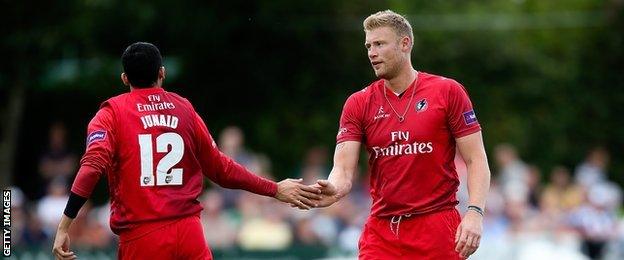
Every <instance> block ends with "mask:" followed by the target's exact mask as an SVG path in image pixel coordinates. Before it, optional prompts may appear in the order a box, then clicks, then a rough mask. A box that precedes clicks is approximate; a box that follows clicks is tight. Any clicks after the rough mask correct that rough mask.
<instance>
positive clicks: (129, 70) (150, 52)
mask: <svg viewBox="0 0 624 260" xmlns="http://www.w3.org/2000/svg"><path fill="white" fill-rule="evenodd" d="M121 63H122V65H123V70H124V73H126V76H127V77H128V81H130V85H132V86H133V87H137V88H145V87H151V86H152V85H154V83H155V82H156V80H158V70H159V69H160V67H162V56H160V51H159V50H158V48H157V47H156V46H154V44H151V43H148V42H135V43H133V44H131V45H130V46H128V48H126V50H125V51H124V53H123V54H122V55H121Z"/></svg>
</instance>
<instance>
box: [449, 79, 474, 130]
mask: <svg viewBox="0 0 624 260" xmlns="http://www.w3.org/2000/svg"><path fill="white" fill-rule="evenodd" d="M447 100H448V107H447V123H448V125H449V127H450V129H451V133H452V135H453V137H454V138H460V137H464V136H467V135H469V134H472V133H476V132H478V131H480V130H481V125H480V124H479V121H477V115H476V114H475V111H474V108H473V107H472V102H470V98H469V97H468V93H467V92H466V89H465V88H464V86H462V85H461V84H459V83H457V82H454V81H453V84H452V85H451V86H450V87H449V92H448V98H447Z"/></svg>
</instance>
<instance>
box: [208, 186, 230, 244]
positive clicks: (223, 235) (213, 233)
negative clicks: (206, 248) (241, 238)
mask: <svg viewBox="0 0 624 260" xmlns="http://www.w3.org/2000/svg"><path fill="white" fill-rule="evenodd" d="M202 197H203V199H202V205H203V206H204V211H203V212H202V217H201V221H202V225H203V226H204V237H206V242H207V243H208V245H210V247H212V248H217V249H227V248H232V247H234V245H235V242H236V232H237V223H236V221H235V219H233V218H232V216H228V214H227V212H225V211H223V197H222V195H221V193H219V192H217V191H215V190H211V191H207V192H206V193H204V195H203V196H202Z"/></svg>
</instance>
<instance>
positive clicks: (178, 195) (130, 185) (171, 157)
mask: <svg viewBox="0 0 624 260" xmlns="http://www.w3.org/2000/svg"><path fill="white" fill-rule="evenodd" d="M84 169H87V170H84ZM88 169H94V170H92V171H89V170H88ZM94 174H97V175H101V174H106V175H107V177H108V182H109V189H110V196H111V219H110V222H111V229H112V230H113V231H114V232H115V233H118V234H119V233H120V232H122V231H124V230H130V229H132V228H133V227H136V226H137V225H138V224H142V223H150V222H152V221H158V220H167V219H175V218H180V217H184V216H188V215H192V214H197V213H198V212H199V211H201V209H202V207H201V206H200V203H199V202H198V201H197V198H198V196H199V195H200V193H201V192H202V184H203V176H204V175H205V176H207V177H208V178H210V179H211V180H212V181H214V182H216V183H217V184H219V185H221V186H223V187H226V188H242V189H246V190H249V191H252V192H254V193H257V194H262V195H267V196H273V195H274V194H275V192H276V189H277V186H276V184H275V183H274V182H272V181H269V180H266V179H262V178H260V177H257V176H255V175H253V174H251V173H250V172H249V171H247V170H245V169H244V168H243V167H241V166H240V165H238V164H236V163H235V162H233V161H232V160H231V159H230V158H228V157H227V156H225V155H223V154H222V153H221V152H220V151H219V150H218V149H217V147H216V144H215V143H214V141H213V139H212V137H211V136H210V133H209V132H208V129H207V127H206V125H205V124H204V122H203V120H202V119H201V118H200V117H199V115H198V114H197V113H196V112H195V110H194V108H193V106H192V105H191V103H190V102H189V101H188V100H186V99H185V98H183V97H180V96H179V95H177V94H175V93H171V92H167V91H165V90H163V89H162V88H160V87H158V88H146V89H133V90H132V91H131V92H130V93H125V94H122V95H119V96H117V97H113V98H111V99H109V100H107V101H106V102H104V103H103V104H102V106H101V108H100V110H99V111H98V112H97V114H96V116H95V117H94V118H93V119H92V120H91V122H90V123H89V127H88V137H87V150H86V152H85V154H84V156H83V158H82V160H81V170H80V171H79V173H78V176H77V177H76V180H75V181H74V185H73V187H72V192H74V193H76V194H78V195H80V196H83V197H89V195H90V193H91V192H92V190H93V185H94V181H93V178H89V177H88V176H89V175H94ZM98 177H99V176H98ZM96 181H97V179H96Z"/></svg>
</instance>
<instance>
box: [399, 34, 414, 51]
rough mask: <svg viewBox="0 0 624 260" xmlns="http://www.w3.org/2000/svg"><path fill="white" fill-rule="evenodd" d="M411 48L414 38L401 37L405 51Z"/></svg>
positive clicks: (402, 48)
mask: <svg viewBox="0 0 624 260" xmlns="http://www.w3.org/2000/svg"><path fill="white" fill-rule="evenodd" d="M411 49H412V40H411V39H410V38H409V37H407V36H403V38H401V50H402V51H404V52H409V51H410V50H411Z"/></svg>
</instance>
